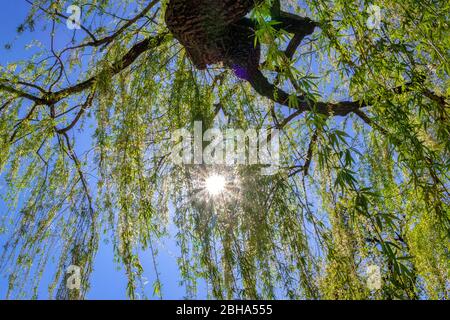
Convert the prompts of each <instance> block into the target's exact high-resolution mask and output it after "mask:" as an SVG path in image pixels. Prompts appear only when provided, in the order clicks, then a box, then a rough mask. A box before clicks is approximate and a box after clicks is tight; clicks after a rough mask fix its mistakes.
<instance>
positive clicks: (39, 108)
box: [0, 0, 450, 299]
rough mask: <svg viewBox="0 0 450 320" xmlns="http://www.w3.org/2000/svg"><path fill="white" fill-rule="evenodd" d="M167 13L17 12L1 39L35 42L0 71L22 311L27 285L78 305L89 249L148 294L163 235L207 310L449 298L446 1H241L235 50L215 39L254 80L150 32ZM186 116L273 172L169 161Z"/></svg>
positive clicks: (127, 4)
mask: <svg viewBox="0 0 450 320" xmlns="http://www.w3.org/2000/svg"><path fill="white" fill-rule="evenodd" d="M172 1H173V2H178V3H180V2H183V1H178V0H177V1H175V0H172ZM170 2H171V1H168V0H161V1H157V0H153V1H150V0H146V1H132V0H96V1H85V0H79V1H65V0H59V1H51V0H35V1H28V5H29V9H30V10H29V14H28V16H27V18H26V20H25V21H24V22H23V24H21V25H20V26H19V28H18V32H19V34H22V33H31V34H32V35H33V34H39V35H42V34H44V35H45V36H42V37H37V38H40V39H42V41H33V42H32V43H31V44H30V48H31V49H30V56H29V58H28V59H26V60H23V61H17V62H16V63H12V64H9V65H3V66H1V68H0V151H1V152H0V172H1V178H2V184H3V185H4V188H3V189H2V193H1V197H2V199H3V201H4V203H6V204H7V206H8V209H7V210H5V211H4V212H2V216H1V217H2V220H1V225H0V229H1V230H2V232H3V233H4V235H5V236H7V242H6V243H5V245H4V247H3V249H2V252H1V264H0V266H1V272H2V273H3V274H4V275H7V276H8V277H9V278H8V279H9V288H8V297H13V298H31V297H34V298H36V297H37V289H38V288H39V286H40V280H41V278H42V275H43V273H44V271H46V272H52V274H53V281H52V283H51V284H50V286H49V288H48V290H49V296H50V297H56V298H59V299H72V298H74V299H76V298H80V297H81V298H83V297H85V296H86V294H87V293H88V291H89V287H90V275H91V272H92V271H93V269H94V268H95V264H94V262H95V256H96V253H97V251H98V249H99V243H100V241H102V240H104V239H109V240H110V241H111V242H112V244H113V248H114V254H115V258H116V259H115V260H116V263H118V264H119V265H121V266H123V268H124V270H125V272H126V276H127V278H128V287H127V294H128V296H129V297H130V298H131V299H134V298H136V297H137V295H138V293H139V292H141V294H142V291H144V290H143V284H142V283H141V279H142V274H143V272H144V270H143V267H142V265H141V264H142V255H141V254H140V253H142V252H143V251H149V252H151V254H152V264H153V265H154V270H152V272H154V273H155V279H156V282H155V283H154V284H153V288H154V292H153V294H154V296H162V297H164V283H161V281H160V277H159V274H160V270H159V269H158V252H157V251H158V250H157V243H158V242H159V241H166V240H167V238H168V236H169V235H170V232H169V228H171V229H172V228H173V229H174V230H176V232H175V233H176V234H175V235H174V238H173V239H171V241H175V242H176V244H177V245H178V248H179V252H178V254H179V256H178V257H177V258H178V259H177V262H178V266H179V270H180V275H181V279H180V282H181V284H182V285H183V287H184V288H185V289H186V297H188V298H195V297H196V296H197V294H198V288H199V285H200V283H206V285H207V291H208V292H207V294H208V296H209V297H210V298H223V299H232V298H241V299H246V298H252V299H262V298H264V299H276V298H289V299H446V298H448V297H449V291H450V252H449V249H450V241H449V238H450V233H449V232H450V207H449V205H450V193H449V189H450V177H449V167H450V157H449V153H450V107H449V96H450V89H449V88H450V79H449V73H450V56H449V48H450V32H449V23H450V21H449V20H450V17H449V12H450V3H449V2H448V1H446V0H434V1H431V0H427V1H414V0H403V1H400V2H399V1H393V0H374V1H362V0H360V1H347V0H345V1H344V0H335V1H329V0H305V1H293V0H289V1H287V0H286V1H281V6H280V3H279V2H277V1H270V0H267V1H256V2H257V3H256V4H254V3H253V2H252V3H251V5H250V6H249V10H248V11H249V12H247V11H246V10H244V12H243V15H242V13H241V15H242V17H244V16H245V14H247V13H248V14H247V16H246V18H243V19H245V21H246V23H247V24H246V25H245V28H251V29H246V30H247V31H246V32H247V33H248V32H249V31H248V30H251V32H250V34H249V35H247V40H246V37H245V36H242V34H240V33H239V30H241V29H233V32H234V33H233V39H234V41H228V42H226V41H224V42H223V43H225V44H226V46H229V47H230V51H233V50H234V49H235V48H236V46H238V45H239V43H243V42H246V46H247V49H246V50H248V51H249V52H250V53H248V52H247V53H246V54H247V56H246V57H247V58H249V57H250V58H251V59H252V63H253V64H252V66H253V68H254V69H252V70H253V71H254V73H253V75H255V77H256V74H257V77H258V78H254V77H253V76H252V75H250V76H248V74H247V73H246V71H245V70H244V72H242V70H241V69H239V66H237V67H236V65H234V64H233V61H235V60H233V61H231V60H227V61H219V60H221V59H217V57H216V60H217V61H215V60H214V59H212V58H211V59H212V60H211V61H209V60H208V61H206V62H207V63H205V64H202V63H199V61H198V60H195V54H196V52H197V53H199V52H200V54H202V53H204V52H203V51H195V50H194V49H195V48H194V49H193V47H192V46H191V47H189V43H188V42H186V41H187V40H186V38H182V37H180V36H179V35H178V36H177V35H176V34H174V33H175V32H173V30H174V29H171V28H168V26H167V23H166V20H167V19H165V17H166V11H167V10H166V9H167V8H168V7H170ZM184 2H185V3H189V2H190V5H192V4H194V3H195V4H196V5H197V6H208V4H207V3H210V4H211V3H216V2H215V1H206V2H205V1H184ZM225 2H226V1H225ZM228 2H233V1H228ZM234 2H236V3H239V2H240V3H241V4H242V3H247V2H248V3H250V1H234ZM248 3H247V4H248ZM70 5H77V6H79V7H80V8H81V10H82V16H81V20H80V23H79V25H78V29H77V30H75V31H70V30H69V31H68V29H67V26H66V23H67V20H68V19H69V22H72V21H71V19H72V17H71V16H70V14H67V13H66V8H67V7H68V6H70ZM188 5H189V4H188ZM226 8H227V9H229V8H230V7H229V6H226ZM233 8H234V7H233ZM377 8H378V9H380V10H379V11H377V10H376V9H377ZM209 9H210V7H207V8H206V9H205V10H199V11H198V12H201V13H204V14H211V15H213V14H215V15H216V16H214V15H213V16H212V17H217V14H218V13H217V12H216V11H217V10H216V11H214V12H215V13H212V12H213V11H212V10H209ZM208 10H209V11H208ZM221 10H224V8H222V9H221ZM233 10H234V9H233ZM221 12H222V11H220V10H219V15H220V14H221ZM280 13H282V14H280ZM172 14H175V19H176V18H177V15H176V12H175V13H174V12H172ZM242 17H241V18H242ZM306 17H307V18H306ZM172 18H173V17H172ZM287 18H289V19H294V20H296V19H297V20H298V19H300V20H302V21H306V20H305V19H307V21H308V23H309V24H310V26H312V29H311V28H309V29H308V31H307V32H304V34H303V35H299V34H297V33H296V32H295V30H294V32H293V31H292V30H289V28H290V27H292V26H295V23H285V22H286V21H287V20H286V19H287ZM209 21H210V22H211V21H213V23H214V21H215V19H209ZM242 21H244V20H242ZM289 21H291V22H292V21H293V20H289ZM242 28H243V27H242ZM294 29H295V28H294ZM171 30H172V32H171ZM302 30H304V29H302ZM185 32H189V28H188V30H187V31H186V30H185ZM193 32H201V31H199V30H193ZM68 34H69V35H68ZM305 36H306V37H305ZM248 37H250V40H251V43H252V45H253V47H249V45H248V43H249V40H248ZM206 38H207V37H206ZM44 39H45V40H44ZM180 39H181V40H180ZM183 39H184V40H186V41H183ZM198 41H199V40H198ZM8 47H10V45H8ZM257 47H258V48H260V52H259V50H258V52H256V50H255V48H257ZM12 48H14V43H13V44H12ZM197 49H198V48H197ZM16 50H17V49H16ZM193 50H194V51H193ZM235 51H239V52H240V53H242V50H240V49H239V50H238V49H236V50H235ZM252 54H254V55H258V56H257V58H255V56H251V55H252ZM248 55H250V56H248ZM259 55H260V56H261V58H259ZM197 58H198V57H197ZM222 60H224V59H222ZM258 60H259V61H258ZM230 61H231V62H230ZM255 61H256V63H255ZM216 62H218V63H216ZM220 62H221V63H220ZM253 71H252V72H253ZM255 79H256V80H255ZM220 116H222V118H226V121H225V122H224V121H222V122H221V123H220V124H217V123H216V122H217V121H215V119H216V120H217V119H218V117H220ZM196 121H201V122H202V124H203V128H209V127H213V126H220V127H221V128H222V129H225V128H237V129H243V130H245V129H247V128H267V127H269V128H276V129H278V130H279V131H280V146H279V153H280V163H279V168H278V169H279V170H277V172H276V173H275V174H273V175H270V176H267V175H262V174H261V170H260V169H261V166H260V165H249V164H247V165H243V164H240V165H228V166H214V165H176V164H174V163H173V162H172V161H171V156H172V153H173V152H174V141H173V139H172V137H173V134H174V133H175V132H177V131H178V130H180V129H184V130H187V131H189V132H191V131H192V130H194V123H195V122H196ZM217 172H220V174H222V175H223V176H225V177H226V178H227V186H226V188H225V190H224V191H223V192H222V194H221V195H220V196H218V197H213V196H210V195H208V193H207V192H205V190H202V188H204V186H203V184H202V181H203V180H204V179H205V177H208V176H209V175H210V174H211V173H217ZM69 265H77V266H80V267H81V270H82V279H81V280H82V281H81V289H80V290H79V291H77V290H75V291H71V290H68V289H67V288H66V278H67V275H66V269H67V267H68V266H69ZM373 265H375V266H378V267H379V268H380V270H381V276H382V279H381V280H382V281H381V286H380V287H379V288H375V289H374V288H370V287H368V286H367V285H366V280H367V274H366V270H367V268H368V267H369V266H373ZM144 293H145V292H144Z"/></svg>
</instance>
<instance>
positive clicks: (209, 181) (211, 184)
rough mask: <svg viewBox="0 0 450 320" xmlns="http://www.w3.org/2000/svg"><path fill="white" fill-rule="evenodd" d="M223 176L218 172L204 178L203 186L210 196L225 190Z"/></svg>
mask: <svg viewBox="0 0 450 320" xmlns="http://www.w3.org/2000/svg"><path fill="white" fill-rule="evenodd" d="M225 183H226V181H225V177H224V176H222V175H219V174H213V175H211V176H209V177H208V178H206V180H205V188H206V190H207V191H208V193H209V194H210V195H211V196H217V195H219V194H221V193H222V192H223V191H224V190H225Z"/></svg>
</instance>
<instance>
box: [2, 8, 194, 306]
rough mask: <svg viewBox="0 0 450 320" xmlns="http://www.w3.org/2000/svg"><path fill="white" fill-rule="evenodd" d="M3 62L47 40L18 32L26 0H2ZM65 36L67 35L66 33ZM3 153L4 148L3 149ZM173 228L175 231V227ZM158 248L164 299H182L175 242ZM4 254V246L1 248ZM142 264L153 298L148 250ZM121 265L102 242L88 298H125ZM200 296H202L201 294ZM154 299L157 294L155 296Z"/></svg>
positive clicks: (46, 279) (43, 293)
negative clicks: (30, 46) (32, 44)
mask: <svg viewBox="0 0 450 320" xmlns="http://www.w3.org/2000/svg"><path fill="white" fill-rule="evenodd" d="M0 5H1V10H0V21H1V32H0V65H2V66H5V65H7V64H8V63H12V62H15V61H18V60H21V59H26V58H28V57H30V56H31V54H32V51H31V50H26V49H25V46H26V45H27V44H29V43H30V42H31V41H32V40H38V41H41V42H43V43H44V44H45V43H48V40H49V36H48V33H49V32H48V31H47V32H45V31H43V30H42V29H40V28H39V27H37V28H36V31H35V32H33V33H29V32H26V33H24V34H21V35H20V36H18V35H17V32H16V30H17V27H18V26H19V24H20V23H22V22H23V21H24V18H25V17H26V14H27V12H28V9H29V8H30V5H29V4H28V3H26V1H25V0H14V1H11V0H0ZM63 36H64V35H63ZM67 36H68V37H70V36H71V34H70V31H69V30H68V31H67ZM6 44H11V45H12V47H11V49H9V50H7V49H5V45H6ZM83 135H84V136H80V137H79V140H81V141H82V142H84V144H86V145H88V144H89V141H90V136H89V134H87V133H84V134H83ZM0 152H1V150H0ZM4 190H5V189H4V182H3V181H2V180H1V179H0V193H1V192H4ZM13 214H14V213H12V212H8V209H7V208H6V206H5V204H4V203H3V202H1V200H0V216H4V215H8V216H11V215H13ZM172 231H173V230H172ZM6 238H7V234H3V235H0V248H1V246H3V244H4V243H5V240H6ZM154 245H155V246H156V247H157V248H158V251H159V255H158V271H159V272H160V278H161V282H162V284H163V287H162V293H163V298H164V299H180V298H183V297H184V294H185V290H184V288H182V287H180V286H179V285H178V282H179V280H180V277H179V271H178V267H177V264H176V257H177V256H178V254H179V250H178V248H177V247H176V245H175V243H174V241H172V240H169V239H165V240H164V239H163V240H161V241H160V242H159V243H155V244H154ZM0 254H1V249H0ZM141 258H142V264H143V267H144V270H145V272H144V277H145V278H146V279H148V284H147V285H146V286H145V289H146V290H145V291H146V294H147V296H148V297H149V298H152V293H153V288H152V283H153V280H154V279H155V273H154V270H153V265H152V263H151V255H150V253H149V252H143V253H142V254H141ZM119 268H120V266H119V265H117V264H115V263H114V256H113V249H112V245H111V244H106V243H105V242H104V241H102V242H101V245H100V249H99V252H98V254H97V257H96V263H95V265H94V272H93V274H92V277H91V280H92V281H91V290H90V292H89V293H88V296H87V298H88V299H126V298H127V297H126V286H127V280H126V277H125V273H124V272H123V270H120V269H119ZM54 272H55V270H54V268H53V267H52V265H51V264H50V265H49V267H48V268H47V270H46V272H45V273H44V276H43V279H42V282H41V286H40V288H39V298H40V299H47V298H48V291H47V288H48V284H49V283H50V281H51V279H52V275H53V273H54ZM7 286H8V285H7V278H6V277H5V275H0V299H4V298H5V295H6V291H7ZM200 297H201V295H200ZM153 298H154V297H153Z"/></svg>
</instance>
